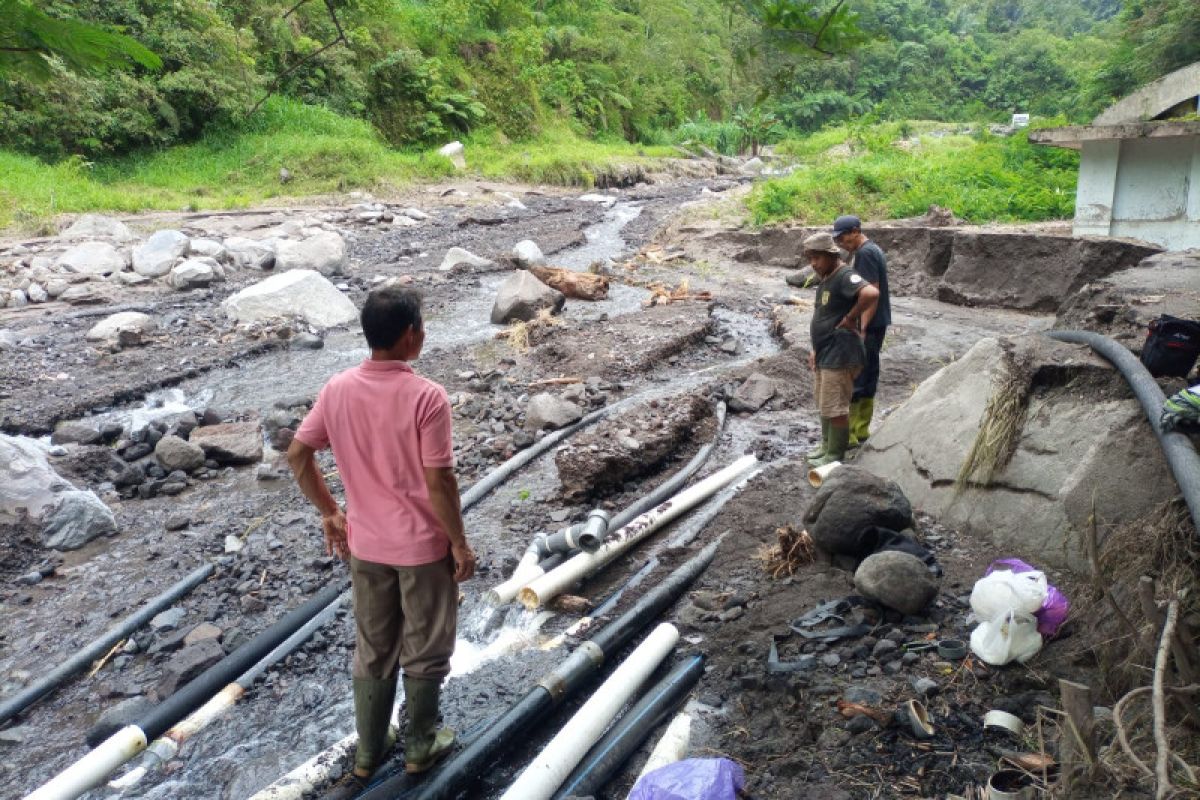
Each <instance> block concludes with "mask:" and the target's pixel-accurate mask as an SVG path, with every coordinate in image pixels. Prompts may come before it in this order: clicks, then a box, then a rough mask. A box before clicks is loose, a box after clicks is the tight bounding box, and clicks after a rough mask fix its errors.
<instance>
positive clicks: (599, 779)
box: [554, 654, 704, 800]
mask: <svg viewBox="0 0 1200 800" xmlns="http://www.w3.org/2000/svg"><path fill="white" fill-rule="evenodd" d="M703 674H704V655H703V654H698V655H694V656H691V657H690V658H687V659H684V661H682V662H681V663H680V664H678V665H677V666H676V667H675V668H674V669H673V670H671V671H670V672H669V673H667V675H666V677H664V678H663V679H662V680H661V681H659V682H658V683H656V684H655V685H654V686H653V687H652V688H651V689H650V690H649V691H648V692H646V693H645V694H644V695H643V696H642V699H641V700H639V701H638V702H637V703H636V704H634V706H633V707H632V708H630V709H629V710H628V711H627V712H625V714H624V715H623V716H622V717H621V719H620V720H618V721H617V723H616V724H615V725H613V726H612V727H611V728H609V730H608V733H606V734H604V737H603V738H602V739H601V740H600V741H598V742H596V744H595V745H594V746H593V747H592V749H591V750H589V751H588V754H587V755H586V756H584V759H583V761H581V762H579V766H578V767H576V768H575V771H574V772H572V773H571V774H570V775H569V776H568V777H567V779H566V781H564V782H563V785H562V787H560V788H559V790H558V792H557V793H556V794H555V795H554V800H565V798H568V797H588V796H590V795H596V794H598V793H599V792H600V790H601V789H603V788H604V786H605V785H606V784H607V783H608V782H609V780H610V779H611V778H612V776H613V775H614V774H615V773H616V772H617V770H619V769H620V768H621V767H622V766H623V765H624V764H625V762H626V761H628V760H629V757H630V756H632V755H633V753H634V751H636V750H637V749H638V748H639V747H641V745H642V742H644V741H646V739H648V738H649V737H650V734H651V733H653V732H654V729H655V728H657V727H658V726H659V725H661V724H662V723H663V722H665V721H666V719H667V717H669V716H671V714H673V713H675V710H676V709H677V708H679V706H680V705H681V704H682V703H683V701H684V699H685V698H686V697H687V695H688V692H690V691H691V690H692V687H693V686H695V685H696V682H697V681H699V680H700V676H701V675H703Z"/></svg>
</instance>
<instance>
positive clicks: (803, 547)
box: [758, 525, 816, 579]
mask: <svg viewBox="0 0 1200 800" xmlns="http://www.w3.org/2000/svg"><path fill="white" fill-rule="evenodd" d="M775 535H776V536H778V537H779V542H778V544H773V545H763V546H762V549H761V550H760V551H759V553H758V559H759V561H761V562H762V564H763V571H764V572H766V573H767V574H768V575H770V576H771V577H772V578H776V579H779V578H784V577H787V576H790V575H794V574H795V573H796V570H798V569H799V568H800V567H802V566H804V565H805V564H811V563H812V562H813V558H814V556H815V555H816V545H814V544H813V540H812V536H810V535H809V533H808V531H806V530H803V529H801V530H797V529H796V528H793V527H792V526H791V525H784V526H783V527H782V528H777V529H776V530H775Z"/></svg>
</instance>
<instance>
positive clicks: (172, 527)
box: [163, 514, 192, 531]
mask: <svg viewBox="0 0 1200 800" xmlns="http://www.w3.org/2000/svg"><path fill="white" fill-rule="evenodd" d="M191 524H192V519H191V517H189V516H188V515H187V514H173V515H171V516H169V517H167V521H166V522H164V523H163V527H164V528H166V529H167V530H169V531H181V530H183V529H184V528H186V527H187V526H189V525H191Z"/></svg>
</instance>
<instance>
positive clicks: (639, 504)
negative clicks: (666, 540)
mask: <svg viewBox="0 0 1200 800" xmlns="http://www.w3.org/2000/svg"><path fill="white" fill-rule="evenodd" d="M714 414H715V415H716V418H717V430H716V433H715V434H714V435H713V438H712V441H710V442H708V443H707V444H705V445H704V446H703V447H701V448H700V449H699V450H698V451H696V455H694V456H692V459H691V460H690V461H688V463H687V464H685V465H684V466H683V468H682V469H680V470H679V471H678V472H676V473H675V474H674V475H672V476H671V477H670V478H668V479H667V480H666V481H664V482H663V483H662V485H661V486H659V487H657V488H656V489H655V490H654V491H652V492H650V494H648V495H646V496H644V497H642V498H640V499H639V500H637V501H635V502H634V503H632V504H631V505H630V506H629V507H627V508H625V509H624V510H623V511H621V512H620V513H619V514H617V516H615V517H613V518H612V519H611V520H609V522H608V530H609V531H618V530H620V529H621V528H623V527H625V526H626V525H628V524H629V523H630V522H632V521H633V520H634V519H636V518H637V517H639V516H641V515H642V514H644V513H645V512H646V511H648V510H649V509H651V508H654V507H655V506H657V505H658V504H659V503H661V502H663V501H664V500H666V499H667V498H668V497H670V496H671V495H673V494H675V493H676V492H678V491H679V490H680V489H681V488H682V487H683V485H684V484H685V483H687V482H688V480H689V479H690V478H691V477H692V476H693V475H695V474H696V471H697V470H699V469H700V468H701V467H702V466H704V464H705V463H706V462H707V461H708V457H709V456H710V455H712V451H713V448H715V447H716V445H717V442H718V441H719V440H720V438H721V433H722V432H723V431H724V430H725V416H726V408H725V403H724V402H721V403H718V404H717V407H716V410H715V411H714ZM539 538H540V537H539ZM537 541H538V540H537V539H535V540H534V543H533V544H531V545H530V547H529V549H528V550H526V551H525V554H524V556H522V558H521V562H520V563H519V564H518V565H517V568H516V569H515V570H513V574H512V577H510V578H509V579H508V580H506V581H504V582H503V583H501V584H500V585H499V586H496V587H495V588H494V589H491V590H490V591H488V593H487V595H485V596H486V598H487V600H488V602H489V603H492V604H493V605H503V604H505V603H510V602H512V601H513V600H514V599H516V597H517V594H518V593H519V592H520V591H521V590H522V589H524V588H525V587H526V586H528V585H529V584H531V583H533V581H535V580H537V579H538V578H540V577H542V576H543V575H545V574H546V573H547V572H549V571H550V570H551V569H553V568H555V567H557V566H558V565H559V564H560V563H562V560H563V559H562V555H563V554H562V553H561V552H557V551H555V552H542V551H541V550H540V549H539V548H537ZM598 546H599V543H597V547H598ZM583 549H585V550H587V549H589V548H583ZM590 549H591V550H593V551H594V550H595V549H596V548H595V547H592V548H590ZM535 550H536V555H535V554H534V551H535ZM556 557H557V559H558V560H554V559H555V558H556ZM547 558H549V559H550V560H551V563H549V564H547V563H545V559H547Z"/></svg>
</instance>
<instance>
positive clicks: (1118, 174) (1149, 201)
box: [1074, 136, 1200, 250]
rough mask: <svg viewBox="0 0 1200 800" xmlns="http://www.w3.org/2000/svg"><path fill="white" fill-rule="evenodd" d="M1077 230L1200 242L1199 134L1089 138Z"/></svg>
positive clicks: (1180, 245) (1186, 244)
mask: <svg viewBox="0 0 1200 800" xmlns="http://www.w3.org/2000/svg"><path fill="white" fill-rule="evenodd" d="M1074 233H1075V234H1076V235H1077V236H1084V235H1091V236H1126V237H1132V238H1137V239H1143V240H1145V241H1148V242H1153V243H1155V244H1159V245H1162V246H1163V247H1166V248H1167V249H1168V250H1184V249H1187V248H1190V247H1200V136H1188V137H1175V138H1160V139H1126V140H1123V141H1115V140H1111V141H1091V142H1084V143H1083V147H1082V157H1081V159H1080V167H1079V188H1078V191H1077V194H1076V199H1075V226H1074Z"/></svg>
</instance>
